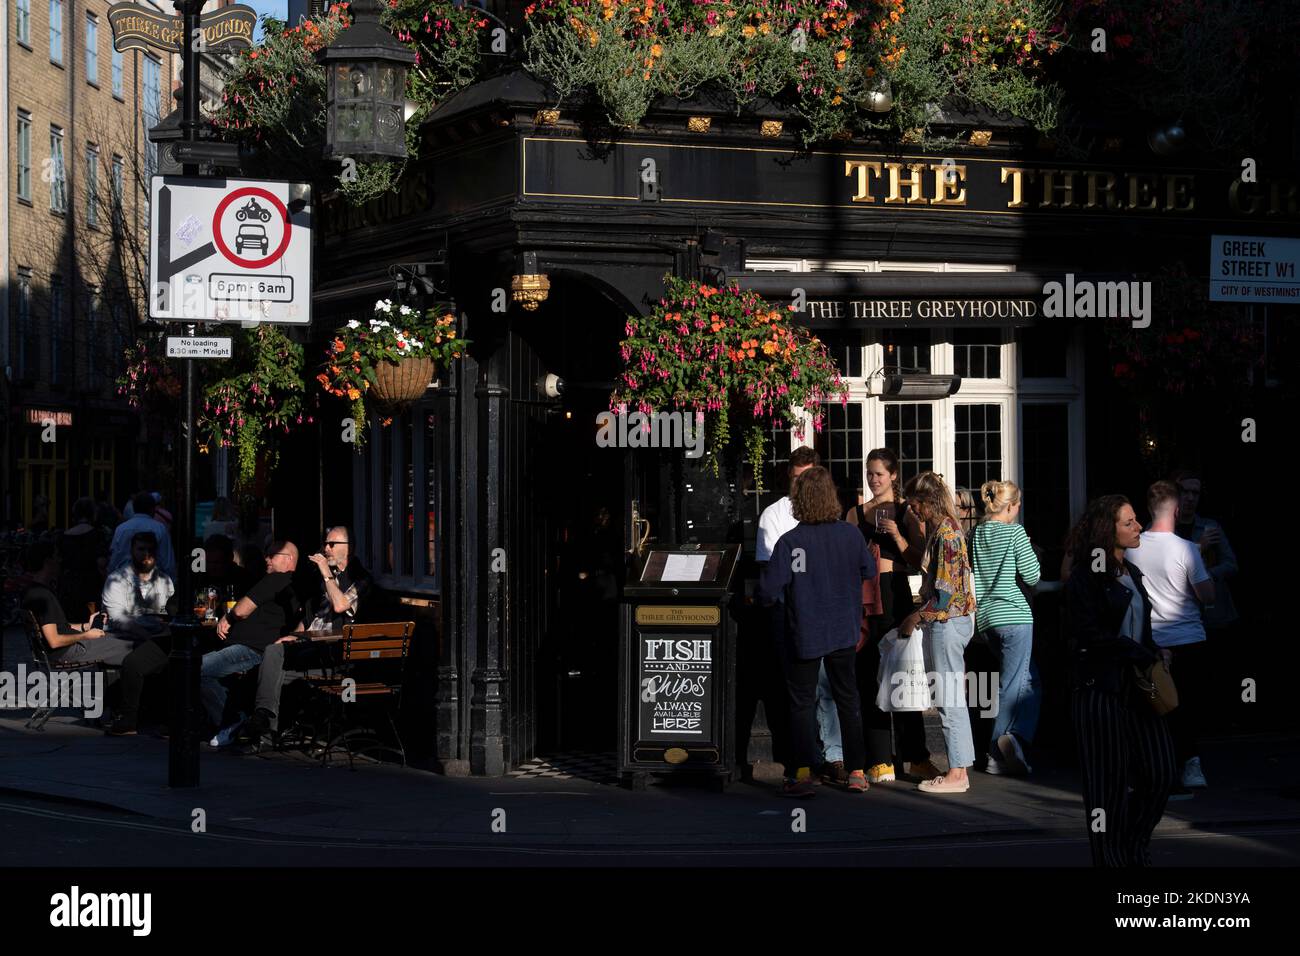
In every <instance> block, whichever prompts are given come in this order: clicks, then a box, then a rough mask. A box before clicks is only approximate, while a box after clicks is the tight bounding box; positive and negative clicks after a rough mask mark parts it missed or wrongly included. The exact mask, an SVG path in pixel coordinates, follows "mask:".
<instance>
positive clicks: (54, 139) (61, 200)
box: [50, 126, 68, 213]
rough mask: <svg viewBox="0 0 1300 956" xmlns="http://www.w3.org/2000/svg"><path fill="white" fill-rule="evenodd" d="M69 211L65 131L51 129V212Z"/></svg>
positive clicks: (54, 127)
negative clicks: (64, 158)
mask: <svg viewBox="0 0 1300 956" xmlns="http://www.w3.org/2000/svg"><path fill="white" fill-rule="evenodd" d="M67 211H68V178H67V171H66V170H65V169H64V168H63V130H61V129H60V128H59V127H57V126H51V127H50V212H58V213H64V212H67Z"/></svg>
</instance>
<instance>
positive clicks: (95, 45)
mask: <svg viewBox="0 0 1300 956" xmlns="http://www.w3.org/2000/svg"><path fill="white" fill-rule="evenodd" d="M86 82H87V83H90V84H92V85H94V86H99V18H98V17H96V16H95V15H94V14H93V13H87V14H86Z"/></svg>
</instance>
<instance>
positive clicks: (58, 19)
mask: <svg viewBox="0 0 1300 956" xmlns="http://www.w3.org/2000/svg"><path fill="white" fill-rule="evenodd" d="M50 61H51V62H53V63H62V62H63V0H50Z"/></svg>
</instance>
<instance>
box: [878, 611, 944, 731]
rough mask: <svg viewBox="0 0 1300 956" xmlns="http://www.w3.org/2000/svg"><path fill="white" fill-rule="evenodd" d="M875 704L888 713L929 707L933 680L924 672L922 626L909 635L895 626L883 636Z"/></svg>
mask: <svg viewBox="0 0 1300 956" xmlns="http://www.w3.org/2000/svg"><path fill="white" fill-rule="evenodd" d="M876 706H877V707H879V708H880V709H881V711H883V712H884V713H887V714H888V713H891V712H894V713H900V712H903V711H915V710H928V709H929V708H930V706H931V703H930V682H929V680H928V678H927V677H926V673H925V643H924V638H923V637H922V631H921V629H920V628H919V627H918V628H917V629H916V630H915V631H913V632H912V634H911V636H910V637H900V636H899V634H898V629H897V628H895V629H894V630H892V631H890V632H889V633H888V634H886V635H885V636H884V637H882V638H881V639H880V670H879V671H877V672H876Z"/></svg>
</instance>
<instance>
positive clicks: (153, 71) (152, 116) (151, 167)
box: [141, 56, 162, 203]
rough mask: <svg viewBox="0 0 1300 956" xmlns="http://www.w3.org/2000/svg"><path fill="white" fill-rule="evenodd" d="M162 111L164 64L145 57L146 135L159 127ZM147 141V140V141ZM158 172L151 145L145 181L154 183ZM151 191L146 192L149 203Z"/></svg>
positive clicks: (146, 150) (146, 151) (155, 150)
mask: <svg viewBox="0 0 1300 956" xmlns="http://www.w3.org/2000/svg"><path fill="white" fill-rule="evenodd" d="M161 110H162V64H161V63H159V62H158V61H157V60H155V59H154V58H153V57H151V56H145V57H144V108H143V110H142V111H141V113H142V116H143V121H144V135H145V136H146V137H147V136H148V134H149V130H151V129H153V128H154V127H155V126H157V125H158V123H159V121H160V120H161V118H162V116H161V112H160V111H161ZM146 141H147V140H146ZM157 172H158V147H157V146H156V145H154V144H152V143H151V144H149V145H148V146H146V147H145V148H144V181H145V183H146V184H148V183H150V182H152V180H153V177H154V175H155V174H157ZM148 196H149V190H148V189H146V190H145V197H146V199H145V202H146V203H147V202H148V201H149V200H148V198H147V197H148Z"/></svg>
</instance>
